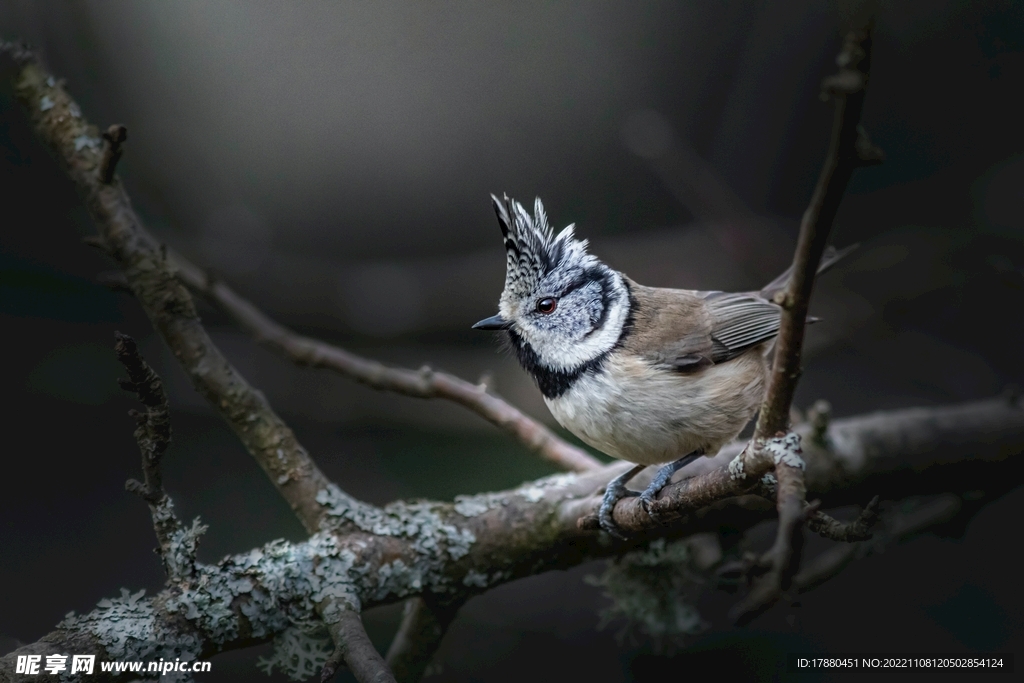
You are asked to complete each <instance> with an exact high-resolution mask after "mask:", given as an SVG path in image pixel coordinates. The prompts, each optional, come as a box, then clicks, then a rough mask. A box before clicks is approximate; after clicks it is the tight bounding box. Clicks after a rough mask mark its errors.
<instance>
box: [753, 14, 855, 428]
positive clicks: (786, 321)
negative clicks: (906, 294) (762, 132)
mask: <svg viewBox="0 0 1024 683" xmlns="http://www.w3.org/2000/svg"><path fill="white" fill-rule="evenodd" d="M870 63H871V35H870V29H869V28H865V29H861V30H854V31H850V32H849V33H848V34H847V35H846V39H845V41H844V43H843V48H842V51H841V52H840V53H839V56H838V57H836V64H837V65H838V66H839V73H838V74H836V75H835V76H832V77H830V78H827V79H825V82H824V83H823V84H822V89H823V91H824V92H829V93H830V94H831V95H832V97H833V98H834V100H835V115H834V117H833V121H832V139H831V142H830V144H829V150H828V154H827V155H826V157H825V163H824V166H823V168H822V170H821V174H820V175H819V176H818V183H817V185H816V186H815V188H814V193H813V194H812V196H811V201H810V204H809V205H808V207H807V210H806V211H804V215H803V219H802V220H801V221H800V236H799V238H798V239H797V245H796V251H795V253H794V254H793V276H792V277H791V278H790V281H789V286H788V287H787V288H786V291H785V293H784V294H783V295H782V297H781V298H780V300H779V301H777V302H776V303H778V304H779V305H780V306H782V323H781V327H780V328H779V335H778V337H777V339H776V342H775V360H774V363H773V364H772V377H771V380H770V381H769V383H768V391H767V392H766V395H765V399H764V403H763V404H762V406H761V412H760V415H759V417H758V421H757V427H756V430H755V439H758V438H760V439H766V438H771V437H772V436H774V435H775V434H776V433H777V432H781V431H785V430H786V429H787V428H788V426H789V407H790V405H791V404H792V403H793V394H794V393H795V391H796V383H797V379H798V378H799V376H800V372H801V369H800V354H801V349H802V346H803V338H804V329H805V327H806V325H807V310H808V306H809V304H810V300H811V289H812V288H813V286H814V274H815V271H816V270H817V268H818V263H820V262H821V256H822V254H823V253H824V252H825V246H826V245H827V244H828V235H829V232H830V231H831V229H832V224H833V222H834V221H835V217H836V213H837V212H838V210H839V203H840V202H841V201H842V198H843V195H844V194H845V193H846V186H847V184H849V181H850V177H851V176H852V174H853V171H854V169H856V168H857V167H858V166H861V165H863V161H862V159H861V155H860V150H861V146H858V140H859V139H860V135H861V134H862V128H861V126H860V118H861V111H862V109H863V106H864V89H865V88H866V86H867V81H868V70H869V68H870Z"/></svg>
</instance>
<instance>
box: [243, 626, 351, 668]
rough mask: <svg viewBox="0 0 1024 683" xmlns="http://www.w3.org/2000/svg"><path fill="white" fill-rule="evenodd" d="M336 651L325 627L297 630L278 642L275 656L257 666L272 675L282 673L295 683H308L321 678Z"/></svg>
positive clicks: (283, 635) (289, 631)
mask: <svg viewBox="0 0 1024 683" xmlns="http://www.w3.org/2000/svg"><path fill="white" fill-rule="evenodd" d="M333 650H334V645H333V643H332V642H331V637H330V635H328V633H327V629H325V628H323V626H320V627H319V628H316V627H313V626H311V627H306V628H300V627H298V626H293V627H291V628H288V629H286V630H285V631H284V632H283V633H282V634H281V635H279V636H278V637H277V638H275V639H274V654H273V655H271V656H270V657H260V658H259V659H258V660H256V666H257V667H259V668H260V669H262V670H263V671H264V673H266V674H268V675H269V674H271V673H273V671H274V669H278V670H280V671H282V672H283V673H284V674H285V675H287V676H288V678H289V679H291V680H293V681H305V680H309V679H311V678H313V677H315V676H318V675H319V674H320V671H321V669H323V667H324V664H325V663H326V662H327V658H328V657H329V656H330V654H331V652H332V651H333Z"/></svg>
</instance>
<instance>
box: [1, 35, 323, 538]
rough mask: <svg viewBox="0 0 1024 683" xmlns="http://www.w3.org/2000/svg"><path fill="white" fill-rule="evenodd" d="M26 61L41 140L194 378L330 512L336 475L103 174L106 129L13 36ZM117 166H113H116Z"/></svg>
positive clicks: (27, 101)
mask: <svg viewBox="0 0 1024 683" xmlns="http://www.w3.org/2000/svg"><path fill="white" fill-rule="evenodd" d="M2 47H3V50H4V51H5V52H9V53H11V54H13V55H15V59H16V61H18V62H19V64H20V66H21V68H20V69H19V70H18V72H17V73H16V74H15V77H14V81H15V93H16V95H17V97H18V99H19V100H20V101H21V102H22V103H23V104H24V105H25V108H26V110H27V111H28V113H29V116H30V117H31V120H32V124H33V127H34V128H35V132H36V134H37V135H38V136H39V137H40V139H41V140H42V141H43V142H44V143H45V144H46V145H47V146H48V147H49V148H50V149H51V150H53V152H54V153H55V154H56V155H57V157H58V158H59V159H60V161H61V163H62V164H63V165H64V167H65V169H66V171H67V173H68V175H69V176H70V178H71V179H72V181H73V182H74V183H75V185H76V187H77V188H78V190H79V192H80V193H81V195H82V196H83V197H84V199H85V204H86V206H87V208H88V210H89V213H90V215H91V216H92V219H93V222H94V223H95V224H96V228H97V231H98V233H99V236H100V238H101V240H100V242H99V244H101V245H102V247H103V248H104V249H105V251H106V252H107V253H108V254H109V255H110V256H111V257H112V258H113V259H114V260H115V261H116V262H117V263H118V265H119V266H120V267H121V268H122V270H123V271H124V274H125V278H126V280H127V283H128V285H129V286H130V287H131V290H132V293H133V294H134V295H135V298H136V299H137V300H138V301H139V303H140V304H141V305H142V307H143V309H144V310H145V312H146V314H147V315H148V316H149V319H150V321H151V322H152V323H153V326H154V328H156V330H157V331H158V332H159V333H160V335H161V337H163V339H164V341H165V342H166V343H167V346H168V347H169V348H170V349H171V351H172V352H173V353H174V356H175V358H177V359H178V361H179V363H181V366H182V368H183V369H184V370H185V372H186V373H187V374H188V376H189V378H190V379H191V381H192V385H193V386H194V387H195V388H196V390H197V391H198V392H199V393H200V394H201V395H202V396H203V397H204V398H206V400H207V401H208V402H209V403H210V405H211V406H212V407H213V409H214V410H215V411H216V412H217V413H219V414H220V416H221V417H222V418H223V419H224V420H225V421H226V422H227V423H228V424H229V425H230V426H231V428H232V429H233V430H234V431H235V433H236V434H237V435H238V437H239V439H240V440H241V441H242V443H243V444H244V445H245V447H246V449H247V450H248V451H249V453H251V454H252V456H253V457H254V458H255V459H256V461H257V462H258V463H259V465H260V466H261V467H262V468H263V470H264V471H265V472H266V474H267V476H268V477H269V478H270V480H271V482H272V483H273V484H274V486H276V487H277V489H278V491H279V492H280V493H281V495H282V496H283V497H284V499H285V500H286V501H287V502H288V503H289V505H291V507H292V509H293V510H294V511H295V514H296V515H297V516H298V518H299V520H300V521H301V522H302V524H303V525H304V526H305V527H306V529H307V530H309V531H311V532H312V531H315V530H316V529H318V528H319V526H320V521H321V519H323V517H324V514H325V513H324V510H323V507H322V506H321V505H320V503H318V502H317V500H316V499H317V495H318V494H319V493H320V492H321V491H324V490H325V489H326V488H327V485H328V483H329V482H328V480H327V478H326V477H325V476H324V475H323V473H321V472H320V470H319V468H317V466H316V464H315V463H314V462H313V460H312V458H310V456H309V454H308V453H307V452H306V450H305V448H303V447H302V445H301V444H300V443H299V442H298V440H297V439H296V438H295V434H294V433H293V432H292V431H291V429H290V428H289V427H288V425H286V424H285V423H284V421H283V420H282V419H281V418H280V417H278V415H277V414H276V413H274V411H273V409H272V408H271V407H270V404H269V403H268V401H267V399H266V398H265V397H264V396H263V394H262V393H260V392H259V391H257V390H256V389H254V388H253V387H252V386H250V385H249V384H248V383H247V382H246V381H245V379H244V378H243V377H242V376H241V375H240V374H239V373H238V371H237V370H236V369H235V368H234V367H233V366H232V365H231V364H230V363H229V362H228V360H227V359H226V358H225V357H224V355H223V354H222V353H221V352H220V349H218V348H217V347H216V346H215V345H214V343H213V341H212V340H211V339H210V337H209V335H208V334H207V332H206V330H205V328H204V327H203V325H202V323H201V322H200V320H199V316H198V314H197V313H196V309H195V304H194V302H193V300H192V296H191V295H190V294H189V292H188V289H186V288H185V287H184V286H182V285H181V283H180V282H179V281H178V280H177V278H176V277H175V275H174V272H173V268H172V266H171V264H170V263H169V262H168V260H167V258H166V249H164V248H162V247H161V246H160V245H158V244H157V243H156V242H154V241H153V239H152V238H151V237H150V236H149V235H148V234H147V233H146V232H145V230H144V228H143V226H142V223H141V221H140V220H139V218H138V216H137V215H136V214H135V211H134V210H133V208H132V206H131V201H130V200H129V199H128V195H127V193H126V192H125V190H124V187H123V186H122V185H121V183H120V181H118V180H117V178H112V179H111V182H109V183H106V182H104V181H103V177H102V169H103V160H104V154H103V152H102V150H101V147H102V142H101V138H100V135H99V131H98V130H97V129H96V127H95V126H93V125H91V124H89V123H88V122H87V121H86V120H85V119H84V118H83V116H82V113H81V110H80V108H79V107H78V105H77V104H76V103H75V102H74V100H73V99H72V98H71V96H70V95H69V94H68V93H67V91H66V90H65V89H64V87H63V84H62V83H61V82H60V81H58V80H56V79H55V78H53V76H51V75H50V74H49V73H48V72H47V71H46V69H44V68H43V66H42V65H41V64H40V62H39V61H38V59H35V58H34V56H33V55H32V54H31V52H30V51H27V50H25V49H23V48H19V49H17V50H16V49H14V48H13V47H11V46H10V45H8V44H4V45H3V46H2ZM108 168H109V166H108Z"/></svg>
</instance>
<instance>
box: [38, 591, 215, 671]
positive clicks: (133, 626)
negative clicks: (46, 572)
mask: <svg viewBox="0 0 1024 683" xmlns="http://www.w3.org/2000/svg"><path fill="white" fill-rule="evenodd" d="M144 595H145V591H144V590H140V591H139V592H137V593H131V592H130V591H129V590H128V589H127V588H122V589H121V595H120V597H117V598H113V599H107V598H104V599H103V600H100V602H99V603H98V604H97V606H96V609H94V610H93V611H92V612H89V613H88V614H81V615H76V614H75V613H74V612H69V613H68V614H67V616H65V617H64V620H63V621H61V622H60V623H59V624H58V625H57V628H61V629H67V630H74V631H78V632H79V633H82V634H84V635H87V636H91V637H92V638H94V639H95V640H96V641H97V642H98V643H99V644H100V646H101V647H103V649H104V650H105V651H106V658H107V659H111V660H120V661H126V660H132V661H145V662H149V661H153V660H156V659H160V658H163V659H165V660H174V659H182V660H185V661H191V660H194V659H196V658H197V656H198V654H199V652H200V650H201V649H202V643H201V642H200V641H199V639H198V638H197V637H196V636H194V635H191V634H182V633H180V632H177V631H174V632H172V631H170V630H168V629H167V628H166V627H165V626H163V625H162V622H161V621H160V620H158V619H157V618H156V610H155V609H154V606H153V601H152V599H151V598H145V597H144ZM82 676H83V674H75V675H70V674H68V675H67V676H66V677H65V678H63V679H62V680H67V681H79V680H86V679H84V678H83V677H82ZM189 678H190V677H189V675H188V674H184V673H175V672H171V673H168V674H167V675H166V676H165V677H164V679H163V680H167V681H186V680H189Z"/></svg>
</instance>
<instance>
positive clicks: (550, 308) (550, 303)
mask: <svg viewBox="0 0 1024 683" xmlns="http://www.w3.org/2000/svg"><path fill="white" fill-rule="evenodd" d="M556 306H558V301H557V300H556V299H552V298H551V297H548V298H546V299H541V300H540V301H538V302H537V310H538V311H539V312H541V313H543V314H544V315H548V314H549V313H554V312H555V307H556Z"/></svg>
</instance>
